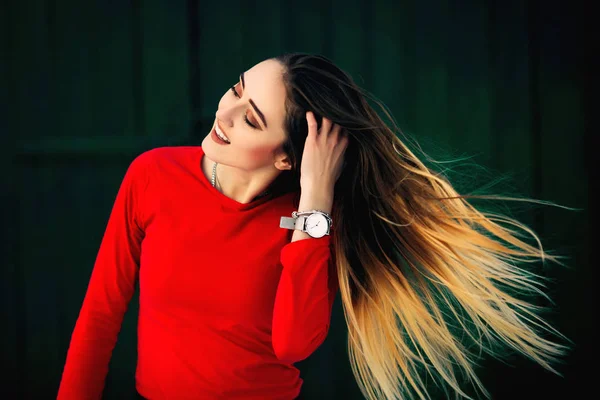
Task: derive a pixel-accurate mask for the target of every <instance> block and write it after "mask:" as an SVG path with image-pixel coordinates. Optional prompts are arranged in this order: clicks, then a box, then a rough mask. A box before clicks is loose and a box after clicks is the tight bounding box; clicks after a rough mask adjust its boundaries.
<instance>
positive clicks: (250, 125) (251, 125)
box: [231, 85, 258, 129]
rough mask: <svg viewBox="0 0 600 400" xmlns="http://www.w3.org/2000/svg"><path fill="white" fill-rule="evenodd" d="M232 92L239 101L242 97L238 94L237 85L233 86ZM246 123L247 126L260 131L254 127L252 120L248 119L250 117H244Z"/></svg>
mask: <svg viewBox="0 0 600 400" xmlns="http://www.w3.org/2000/svg"><path fill="white" fill-rule="evenodd" d="M231 91H232V92H233V95H234V96H235V97H237V98H238V99H239V98H240V95H239V94H238V92H237V91H236V90H235V85H233V86H232V87H231ZM244 121H245V122H246V124H248V126H249V127H250V128H252V129H258V128H257V127H256V126H254V125H253V124H252V123H251V122H250V120H249V119H248V116H247V115H244Z"/></svg>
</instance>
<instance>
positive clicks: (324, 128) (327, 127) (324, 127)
mask: <svg viewBox="0 0 600 400" xmlns="http://www.w3.org/2000/svg"><path fill="white" fill-rule="evenodd" d="M331 125H332V122H331V120H330V119H327V118H325V117H323V122H321V130H320V133H325V134H326V135H328V134H329V131H331Z"/></svg>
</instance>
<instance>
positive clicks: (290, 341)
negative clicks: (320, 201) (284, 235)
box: [272, 236, 339, 363]
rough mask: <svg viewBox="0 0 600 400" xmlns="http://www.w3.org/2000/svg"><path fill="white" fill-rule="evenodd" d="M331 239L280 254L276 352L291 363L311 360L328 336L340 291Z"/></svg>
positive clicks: (295, 244) (298, 245) (302, 243)
mask: <svg viewBox="0 0 600 400" xmlns="http://www.w3.org/2000/svg"><path fill="white" fill-rule="evenodd" d="M330 243H331V237H330V236H324V237H322V238H318V239H315V238H309V239H303V240H298V241H295V242H291V243H289V244H287V245H286V246H285V247H284V248H283V249H282V251H281V264H282V266H283V270H282V273H281V278H280V281H279V285H278V287H277V294H276V297H275V308H274V311H273V332H272V334H273V349H274V351H275V354H276V355H277V358H278V359H280V360H282V361H286V362H289V363H294V362H298V361H302V360H304V359H305V358H307V357H308V356H310V355H311V354H312V353H313V352H314V351H315V350H316V349H317V348H318V347H319V346H320V345H321V344H322V343H323V341H324V340H325V338H326V337H327V333H328V332H329V325H330V321H331V311H332V307H333V301H334V299H335V295H336V293H337V290H338V286H339V284H338V281H337V274H336V273H335V268H334V263H333V261H332V257H331V252H330Z"/></svg>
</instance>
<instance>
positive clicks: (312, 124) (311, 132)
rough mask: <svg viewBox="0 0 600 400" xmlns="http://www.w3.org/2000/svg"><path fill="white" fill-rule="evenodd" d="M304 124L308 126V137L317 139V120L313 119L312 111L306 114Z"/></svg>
mask: <svg viewBox="0 0 600 400" xmlns="http://www.w3.org/2000/svg"><path fill="white" fill-rule="evenodd" d="M306 122H307V124H308V136H309V137H312V138H316V137H317V120H316V119H315V116H314V114H313V113H312V111H307V112H306Z"/></svg>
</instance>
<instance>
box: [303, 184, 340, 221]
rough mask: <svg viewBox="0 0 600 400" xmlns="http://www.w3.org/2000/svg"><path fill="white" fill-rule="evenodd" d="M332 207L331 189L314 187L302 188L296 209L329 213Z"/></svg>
mask: <svg viewBox="0 0 600 400" xmlns="http://www.w3.org/2000/svg"><path fill="white" fill-rule="evenodd" d="M332 207H333V190H330V189H318V188H316V187H313V188H310V189H302V191H301V193H300V202H299V204H298V211H308V210H319V211H323V212H325V213H327V214H331V210H332Z"/></svg>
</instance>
